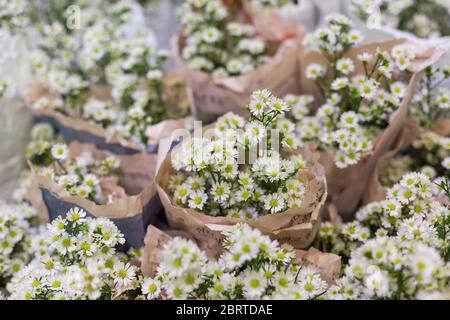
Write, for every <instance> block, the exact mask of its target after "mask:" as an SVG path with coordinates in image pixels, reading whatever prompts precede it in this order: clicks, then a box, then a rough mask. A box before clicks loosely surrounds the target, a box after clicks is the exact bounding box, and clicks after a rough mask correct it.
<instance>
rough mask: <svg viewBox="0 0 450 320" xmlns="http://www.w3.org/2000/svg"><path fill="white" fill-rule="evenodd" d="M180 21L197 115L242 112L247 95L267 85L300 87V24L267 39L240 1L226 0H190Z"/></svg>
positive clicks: (179, 43) (182, 56)
mask: <svg viewBox="0 0 450 320" xmlns="http://www.w3.org/2000/svg"><path fill="white" fill-rule="evenodd" d="M238 2H239V1H238ZM280 19H281V18H280ZM280 19H274V20H273V21H271V25H272V26H273V25H275V24H277V23H279V22H280ZM181 23H182V28H181V32H180V35H179V36H178V37H177V38H175V39H174V41H173V44H174V51H175V54H176V55H177V57H178V62H179V64H180V65H181V66H182V67H183V70H184V72H185V76H186V78H187V80H188V84H189V89H190V91H191V100H192V101H191V102H192V106H193V108H194V109H193V111H194V114H195V115H196V116H197V117H198V118H201V119H202V120H206V121H212V120H215V119H216V118H217V117H218V116H220V115H222V114H224V113H226V112H228V111H232V112H235V113H238V114H240V115H243V114H244V113H245V109H244V108H243V106H244V105H245V102H246V101H247V98H248V96H249V95H250V94H251V93H252V92H253V91H255V90H257V89H260V88H262V87H265V88H268V89H269V90H271V91H273V92H274V94H277V95H284V94H286V93H288V92H290V91H294V92H295V91H296V90H297V88H298V81H297V77H298V72H297V70H298V65H297V62H296V61H297V56H298V52H299V48H300V47H299V45H300V43H299V42H300V39H301V35H302V28H301V27H300V26H299V25H297V26H295V28H293V30H291V31H290V32H288V34H284V37H283V39H276V40H274V39H266V38H265V37H264V36H265V34H264V32H261V30H259V29H260V28H261V26H260V28H258V25H253V24H251V23H248V22H247V19H246V17H245V12H244V11H243V9H242V4H241V3H237V4H236V3H234V2H233V5H231V4H227V3H225V2H224V1H222V0H214V1H203V2H198V1H190V0H189V1H186V2H185V4H184V6H183V7H182V10H181ZM264 27H266V28H267V26H266V25H265V26H264Z"/></svg>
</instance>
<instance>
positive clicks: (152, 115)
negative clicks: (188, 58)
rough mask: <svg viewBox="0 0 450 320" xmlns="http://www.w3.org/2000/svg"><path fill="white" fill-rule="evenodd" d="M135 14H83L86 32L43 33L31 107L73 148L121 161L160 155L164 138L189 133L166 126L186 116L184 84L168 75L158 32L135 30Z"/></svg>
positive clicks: (56, 26) (122, 9) (126, 6)
mask: <svg viewBox="0 0 450 320" xmlns="http://www.w3.org/2000/svg"><path fill="white" fill-rule="evenodd" d="M135 6H136V3H134V2H133V1H125V2H119V3H117V4H114V5H113V6H110V7H108V8H103V7H100V9H98V10H92V8H86V10H87V11H88V9H90V10H91V11H93V12H91V11H88V12H84V11H83V13H85V14H86V20H87V21H86V22H85V23H84V25H83V28H82V29H80V30H77V29H74V30H72V29H67V28H66V27H65V26H64V25H63V24H62V23H60V22H58V21H55V22H53V23H52V24H50V25H46V26H45V27H44V31H43V32H44V36H43V41H42V43H41V44H40V49H39V50H38V51H36V52H34V54H33V65H34V73H35V77H36V82H37V85H36V86H35V87H34V88H33V90H31V91H30V93H29V96H28V102H29V105H30V107H31V109H32V111H33V113H34V114H35V115H36V116H38V117H39V118H43V119H44V120H47V121H48V120H50V121H51V122H52V123H53V125H55V127H57V128H58V129H59V130H60V131H61V133H62V134H63V136H64V137H65V139H66V141H69V142H70V141H73V140H78V141H81V142H86V143H95V144H96V145H97V146H98V147H100V148H102V149H107V150H110V151H113V152H116V153H127V154H132V153H136V152H139V151H142V150H146V151H149V152H154V150H155V149H156V147H157V143H158V141H159V139H160V138H161V135H164V132H165V131H171V130H173V129H176V128H179V127H184V126H185V125H186V124H185V122H184V121H169V122H165V121H164V120H166V119H173V118H177V117H180V118H181V117H183V116H185V115H186V112H187V108H186V107H187V105H186V99H187V95H186V92H185V90H184V89H185V87H184V81H183V80H182V79H181V77H179V76H178V75H177V73H176V72H174V73H172V74H168V75H164V72H163V65H164V62H165V61H166V58H167V52H166V51H164V50H158V49H157V45H156V43H155V39H154V37H153V33H152V31H151V30H149V29H145V28H142V27H136V26H134V19H135V16H134V15H133V10H135ZM76 52H79V53H80V55H77V54H75V53H76ZM161 127H163V128H161Z"/></svg>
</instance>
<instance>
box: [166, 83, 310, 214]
mask: <svg viewBox="0 0 450 320" xmlns="http://www.w3.org/2000/svg"><path fill="white" fill-rule="evenodd" d="M247 107H248V110H249V111H250V113H251V117H250V119H249V120H248V121H246V120H244V119H243V118H241V117H240V116H237V115H235V114H232V113H228V114H226V115H224V116H222V117H221V118H219V119H218V121H217V122H216V123H215V125H214V127H213V131H214V132H213V133H214V134H213V135H214V137H212V138H210V137H201V138H198V137H195V136H194V137H193V138H192V139H191V140H187V141H185V142H183V144H182V145H181V146H180V147H179V148H177V149H176V150H174V151H173V152H172V156H171V161H172V166H173V168H174V169H175V170H176V171H177V173H176V174H174V175H173V176H172V177H171V178H170V184H169V189H170V192H171V196H172V199H173V202H174V203H175V204H176V205H179V206H183V207H187V208H191V209H195V210H198V211H201V212H203V213H206V214H208V215H212V216H228V217H234V218H243V219H256V218H258V217H259V216H262V215H266V214H273V213H278V212H282V211H285V210H287V209H288V208H292V207H298V206H300V205H301V203H302V200H303V199H304V196H305V193H306V192H305V190H306V181H305V180H304V176H302V172H304V171H305V170H306V169H307V164H306V161H305V160H304V158H303V156H302V155H301V154H299V153H298V152H297V153H296V152H294V151H295V150H294V149H295V148H296V143H295V139H294V133H293V131H294V128H295V126H294V124H293V123H292V122H291V121H289V120H287V119H285V118H284V117H283V114H284V113H285V112H286V111H287V110H288V106H287V105H286V103H285V102H284V101H283V100H282V99H279V98H277V97H275V96H273V95H272V94H271V93H270V92H269V91H268V90H260V91H256V92H254V93H253V95H252V96H251V99H250V103H249V104H248V106H247ZM290 151H291V154H290V155H289V152H290Z"/></svg>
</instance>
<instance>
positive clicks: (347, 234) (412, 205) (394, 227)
mask: <svg viewBox="0 0 450 320" xmlns="http://www.w3.org/2000/svg"><path fill="white" fill-rule="evenodd" d="M440 192H441V191H440V190H439V187H438V186H437V185H436V184H435V183H433V182H431V181H430V179H429V178H428V177H427V176H426V175H424V174H422V173H407V174H405V175H404V176H403V178H402V179H401V180H400V182H399V183H397V184H395V185H394V186H393V187H392V188H390V189H388V190H387V197H386V199H385V200H382V201H377V202H372V203H369V204H368V205H366V206H364V207H363V208H361V209H360V210H359V211H358V212H357V213H356V220H355V221H353V222H350V223H346V224H342V225H340V224H332V223H330V222H327V223H324V224H323V225H322V227H321V231H320V234H321V239H322V240H321V241H322V246H323V248H324V250H325V251H331V252H333V253H336V254H339V255H341V256H342V257H343V260H344V261H348V259H349V258H350V257H351V255H352V252H353V251H355V249H356V248H358V247H359V246H361V245H363V244H364V243H366V242H367V240H368V239H371V238H374V237H385V236H388V237H393V238H396V239H398V240H400V241H406V242H421V243H424V244H425V245H427V246H430V247H432V248H433V249H434V250H436V252H438V254H440V255H441V256H442V259H444V261H448V260H449V259H450V239H449V237H448V235H449V232H450V210H449V207H448V206H446V205H445V204H443V203H442V202H441V201H439V200H437V198H435V195H437V194H439V193H440Z"/></svg>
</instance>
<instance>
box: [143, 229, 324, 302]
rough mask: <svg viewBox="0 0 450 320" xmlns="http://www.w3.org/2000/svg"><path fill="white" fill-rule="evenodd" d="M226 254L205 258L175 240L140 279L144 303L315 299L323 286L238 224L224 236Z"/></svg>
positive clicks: (284, 251) (288, 253)
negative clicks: (154, 268)
mask: <svg viewBox="0 0 450 320" xmlns="http://www.w3.org/2000/svg"><path fill="white" fill-rule="evenodd" d="M223 233H224V236H225V240H224V242H223V246H224V249H225V251H224V252H223V253H222V254H221V255H220V257H219V258H218V259H217V260H214V259H208V258H207V256H206V255H205V253H204V252H203V251H201V250H200V249H199V248H198V247H197V245H196V244H195V243H194V242H192V241H190V240H186V239H183V238H174V239H173V240H171V241H170V242H168V243H167V244H166V245H165V246H164V248H163V251H162V262H161V263H160V265H159V267H158V269H157V272H156V275H155V276H154V277H153V278H145V279H144V281H143V284H142V293H143V294H145V295H146V296H147V298H148V299H166V298H168V299H221V300H223V299H225V300H235V299H239V300H242V299H318V298H320V297H321V296H322V295H323V294H324V293H325V292H326V289H327V284H326V282H325V281H324V280H322V278H321V277H320V275H319V273H318V272H317V271H316V270H315V269H314V268H313V267H312V266H306V265H299V264H298V263H296V262H295V252H294V251H292V250H291V249H289V248H283V247H280V245H279V244H278V242H276V241H272V240H270V238H269V237H267V236H263V235H262V234H261V232H260V231H259V230H257V229H252V228H250V227H249V226H248V225H246V224H238V225H235V226H233V227H230V228H229V229H227V230H225V231H224V232H223Z"/></svg>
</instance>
